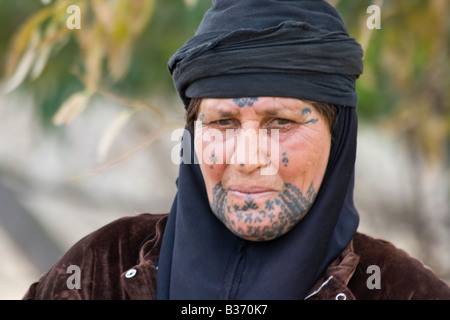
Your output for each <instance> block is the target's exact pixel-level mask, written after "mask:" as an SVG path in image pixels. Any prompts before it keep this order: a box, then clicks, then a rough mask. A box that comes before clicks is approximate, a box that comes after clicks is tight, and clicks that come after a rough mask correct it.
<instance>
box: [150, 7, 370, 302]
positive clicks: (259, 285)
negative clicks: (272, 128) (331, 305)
mask: <svg viewBox="0 0 450 320" xmlns="http://www.w3.org/2000/svg"><path fill="white" fill-rule="evenodd" d="M169 69H170V71H171V73H172V75H173V79H174V83H175V86H176V88H177V90H178V92H179V94H180V97H181V98H182V100H183V101H184V103H185V105H186V106H187V105H188V103H189V100H190V98H193V97H209V98H237V97H252V96H255V97H256V96H278V97H293V98H299V99H306V100H312V101H319V102H326V103H330V104H334V105H336V106H337V108H338V114H337V117H336V120H335V123H334V125H333V128H332V146H331V150H330V156H329V160H328V165H327V169H326V172H325V176H324V179H323V182H322V185H321V187H320V189H319V192H318V195H317V197H316V200H315V202H314V204H313V206H312V208H311V209H310V211H309V213H308V214H307V215H306V216H305V217H304V218H303V219H302V220H301V221H300V222H299V223H298V225H297V226H295V227H294V228H293V229H292V230H291V231H289V232H288V233H287V234H285V235H283V236H281V237H280V238H277V239H275V240H271V241H266V242H251V241H246V240H243V239H240V238H239V237H237V236H235V235H234V234H232V233H231V231H229V230H228V229H227V228H226V227H225V225H224V224H223V223H222V222H220V221H219V220H218V219H217V218H216V216H215V215H214V214H213V212H212V210H211V208H210V206H209V202H208V197H207V193H206V189H205V184H204V181H203V177H202V174H201V171H200V168H199V166H198V164H194V154H193V152H192V157H191V161H190V163H181V164H180V169H179V170H180V171H179V176H178V179H177V186H178V193H177V195H176V197H175V200H174V202H173V206H172V209H171V212H170V215H169V220H168V222H167V226H166V230H165V234H164V239H163V244H162V248H161V253H160V259H159V268H158V270H159V271H158V281H157V297H158V299H302V298H304V297H305V296H306V294H307V293H308V291H309V290H310V288H311V286H312V285H313V284H314V282H315V281H316V280H317V279H318V278H319V277H320V276H321V274H322V273H323V272H324V270H325V269H326V267H327V266H328V265H329V263H331V261H333V259H335V258H336V257H337V256H338V255H339V253H340V252H341V251H342V250H343V249H344V248H345V247H346V246H347V245H348V243H349V242H350V240H351V239H352V237H353V235H354V233H355V232H356V229H357V226H358V222H359V217H358V213H357V211H356V209H355V207H354V205H353V181H354V163H355V156H356V134H357V117H356V112H355V107H356V103H357V97H356V92H355V80H356V79H357V77H358V76H359V75H360V74H361V73H362V50H361V48H360V46H359V45H358V44H357V42H356V41H355V40H354V39H352V38H350V37H349V35H348V33H347V31H346V29H345V26H344V24H343V22H342V20H341V18H340V16H339V14H338V13H337V12H336V11H335V9H334V8H332V7H331V6H330V5H328V4H327V3H326V2H325V1H319V0H316V1H274V0H246V1H235V0H222V1H221V0H216V1H213V6H212V8H211V9H210V10H209V11H208V12H207V13H206V14H205V17H204V19H203V21H202V23H201V24H200V27H199V29H198V30H197V33H196V35H195V36H194V38H192V39H191V40H189V41H188V42H187V43H186V44H185V45H184V46H183V47H182V48H181V49H180V50H179V51H178V52H177V53H176V54H175V55H174V56H173V57H172V58H171V60H170V61H169ZM193 140H194V139H193V137H192V138H191V139H184V140H183V142H182V148H183V150H188V149H187V148H190V149H189V150H194V142H193ZM185 152H186V151H185Z"/></svg>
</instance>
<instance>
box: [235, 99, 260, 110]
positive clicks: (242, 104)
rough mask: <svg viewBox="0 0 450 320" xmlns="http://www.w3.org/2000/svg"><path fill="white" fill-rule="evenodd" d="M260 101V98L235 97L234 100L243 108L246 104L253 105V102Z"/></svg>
mask: <svg viewBox="0 0 450 320" xmlns="http://www.w3.org/2000/svg"><path fill="white" fill-rule="evenodd" d="M256 101H258V98H256V97H255V98H235V99H233V102H234V103H235V104H236V105H237V106H238V107H239V108H243V107H245V106H249V107H252V106H253V104H254V103H255V102H256Z"/></svg>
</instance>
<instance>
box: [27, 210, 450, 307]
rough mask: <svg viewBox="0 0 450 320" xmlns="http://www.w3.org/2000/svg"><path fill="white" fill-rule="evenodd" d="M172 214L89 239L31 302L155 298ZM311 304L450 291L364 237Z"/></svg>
mask: <svg viewBox="0 0 450 320" xmlns="http://www.w3.org/2000/svg"><path fill="white" fill-rule="evenodd" d="M167 216H168V215H167V214H164V215H152V214H142V215H138V216H134V217H125V218H121V219H118V220H116V221H114V222H112V223H110V224H108V225H106V226H104V227H102V228H101V229H99V230H97V231H95V232H93V233H91V234H89V235H88V236H86V237H85V238H83V239H82V240H80V241H79V242H78V243H76V244H75V245H74V246H73V247H72V248H71V249H70V250H69V251H67V253H66V254H64V255H63V256H62V257H61V259H60V260H59V261H58V262H57V263H56V264H55V265H54V266H53V267H52V268H51V269H50V270H49V271H48V272H47V273H45V274H44V275H43V276H42V277H41V278H40V279H39V281H38V282H36V283H33V284H32V285H31V286H30V288H29V289H28V291H27V293H26V294H25V296H24V299H155V297H156V274H157V261H158V256H159V251H160V247H161V241H162V237H163V232H164V227H165V224H166V221H167ZM69 266H76V267H79V269H78V268H77V269H73V267H71V268H69ZM369 266H372V267H369ZM368 268H369V269H368ZM377 268H379V269H377ZM377 277H378V278H377ZM377 287H379V289H378V288H377ZM307 299H311V300H313V299H320V300H330V299H332V300H334V299H347V300H351V299H450V287H449V286H448V285H447V284H446V283H445V282H443V281H442V280H440V279H439V278H438V277H437V276H436V275H435V274H434V273H433V272H432V271H431V270H430V269H428V268H427V267H426V266H424V265H423V264H422V263H421V262H420V261H418V260H417V259H414V258H412V257H410V256H409V255H408V254H407V253H406V252H404V251H402V250H400V249H397V248H395V247H394V246H393V245H392V244H390V243H389V242H386V241H383V240H376V239H373V238H371V237H369V236H366V235H363V234H360V233H357V234H356V235H355V236H354V238H353V240H352V242H351V243H350V244H349V246H348V247H347V248H346V249H345V250H344V251H343V252H342V253H341V255H340V256H339V257H338V258H337V259H336V260H335V261H333V262H332V263H331V264H330V266H329V267H328V269H327V270H326V272H325V273H324V275H323V277H322V278H321V279H319V281H317V283H316V284H315V285H314V286H313V288H311V290H310V293H309V295H308V297H307Z"/></svg>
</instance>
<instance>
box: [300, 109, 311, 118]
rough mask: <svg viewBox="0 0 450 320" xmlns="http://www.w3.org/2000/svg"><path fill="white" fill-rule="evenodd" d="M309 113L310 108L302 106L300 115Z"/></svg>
mask: <svg viewBox="0 0 450 320" xmlns="http://www.w3.org/2000/svg"><path fill="white" fill-rule="evenodd" d="M310 113H311V109H310V108H304V109H303V110H302V115H304V116H306V115H307V114H310Z"/></svg>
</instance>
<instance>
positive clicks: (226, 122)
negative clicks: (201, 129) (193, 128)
mask: <svg viewBox="0 0 450 320" xmlns="http://www.w3.org/2000/svg"><path fill="white" fill-rule="evenodd" d="M211 124H212V125H216V126H219V127H234V126H236V125H238V124H237V123H236V120H233V119H220V120H216V121H212V122H211Z"/></svg>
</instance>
